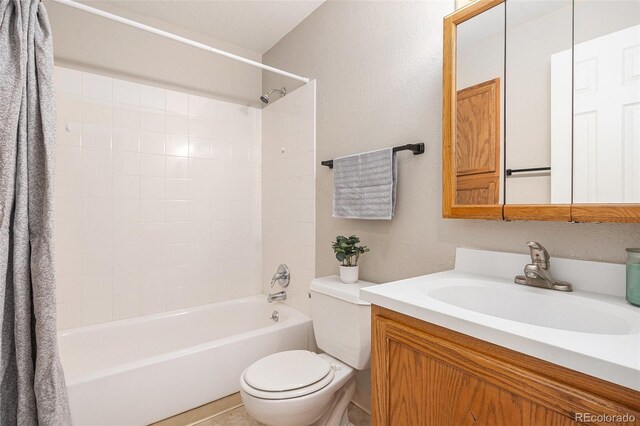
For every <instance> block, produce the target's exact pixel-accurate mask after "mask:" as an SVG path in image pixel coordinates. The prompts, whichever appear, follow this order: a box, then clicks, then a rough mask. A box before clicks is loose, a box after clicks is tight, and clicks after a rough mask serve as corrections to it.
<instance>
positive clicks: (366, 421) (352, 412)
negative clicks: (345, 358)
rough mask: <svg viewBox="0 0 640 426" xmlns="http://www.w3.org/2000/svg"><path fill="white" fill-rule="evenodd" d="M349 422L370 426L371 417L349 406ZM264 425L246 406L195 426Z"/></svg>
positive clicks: (360, 425)
mask: <svg viewBox="0 0 640 426" xmlns="http://www.w3.org/2000/svg"><path fill="white" fill-rule="evenodd" d="M349 421H350V422H351V423H352V424H353V425H354V426H370V425H371V417H370V416H369V414H367V413H366V412H364V411H362V410H361V409H360V408H358V407H356V406H355V405H353V404H349ZM261 424H262V423H258V422H257V421H255V420H254V419H253V418H252V417H251V416H250V415H249V413H247V410H245V408H244V406H241V407H238V408H234V409H233V410H231V411H228V412H226V413H224V414H220V415H219V416H216V417H213V418H211V419H208V420H205V421H203V422H200V423H197V424H196V425H194V426H260V425H261Z"/></svg>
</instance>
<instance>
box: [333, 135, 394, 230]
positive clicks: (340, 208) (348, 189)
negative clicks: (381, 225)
mask: <svg viewBox="0 0 640 426" xmlns="http://www.w3.org/2000/svg"><path fill="white" fill-rule="evenodd" d="M395 157H396V156H395V153H394V152H393V148H387V149H382V150H380V151H372V152H367V153H364V154H358V155H351V156H348V157H342V158H336V159H335V160H333V217H341V218H349V219H388V220H389V219H391V218H392V217H393V213H394V209H395V205H396V182H397V171H396V169H397V167H396V158H395Z"/></svg>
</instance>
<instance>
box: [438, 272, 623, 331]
mask: <svg viewBox="0 0 640 426" xmlns="http://www.w3.org/2000/svg"><path fill="white" fill-rule="evenodd" d="M474 282H475V283H476V285H461V284H460V280H451V282H450V283H447V284H449V285H444V286H439V287H438V288H435V289H431V290H427V295H428V296H429V297H432V298H434V299H436V300H439V301H441V302H444V303H447V304H449V305H453V306H456V307H459V308H463V309H467V310H469V311H474V312H478V313H481V314H485V315H490V316H493V317H498V318H502V319H506V320H511V321H516V322H519V323H523V324H530V325H535V326H539V327H546V328H552V329H557V330H567V331H576V332H582V333H591V334H609V335H623V334H630V333H631V331H632V327H631V325H630V324H629V322H628V321H626V320H625V319H624V318H621V317H619V316H617V315H614V314H611V313H609V312H607V304H606V303H604V302H602V303H598V302H594V301H589V302H585V303H580V302H579V300H580V298H578V297H575V296H573V298H575V299H576V300H578V301H572V300H567V299H568V298H571V297H572V296H571V295H567V294H558V292H555V291H553V290H539V289H531V288H527V287H522V288H520V287H517V285H516V284H513V285H514V286H516V287H514V288H509V287H508V286H507V285H501V286H499V288H497V287H496V286H495V285H493V283H490V282H487V283H485V284H483V283H482V281H474ZM442 284H445V282H442ZM540 291H548V292H551V293H553V294H541V293H540ZM566 296H569V297H566Z"/></svg>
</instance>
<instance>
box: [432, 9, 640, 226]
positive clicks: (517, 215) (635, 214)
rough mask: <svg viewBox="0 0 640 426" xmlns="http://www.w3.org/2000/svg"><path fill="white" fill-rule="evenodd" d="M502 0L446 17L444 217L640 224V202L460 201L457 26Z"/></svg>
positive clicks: (443, 161)
mask: <svg viewBox="0 0 640 426" xmlns="http://www.w3.org/2000/svg"><path fill="white" fill-rule="evenodd" d="M502 3H504V0H475V1H473V2H472V3H469V4H468V5H466V6H465V7H463V8H461V9H458V10H456V11H455V12H453V13H452V14H450V15H448V16H446V17H445V18H444V35H443V46H444V51H443V59H442V62H443V86H442V99H443V102H442V217H443V218H452V219H490V220H536V221H556V222H627V223H640V204H573V203H572V204H491V205H457V204H456V167H455V161H456V160H455V134H456V121H455V117H456V95H457V90H456V28H457V26H458V25H459V24H461V23H463V22H464V21H466V20H468V19H471V18H473V17H474V16H477V15H479V14H481V13H482V12H484V11H486V10H488V9H491V8H492V7H494V6H497V5H499V4H502ZM505 143H506V140H505ZM501 183H502V185H505V184H506V181H505V179H504V178H503V180H502V182H501ZM572 185H573V183H572ZM501 189H502V187H501Z"/></svg>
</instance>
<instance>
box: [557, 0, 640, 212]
mask: <svg viewBox="0 0 640 426" xmlns="http://www.w3.org/2000/svg"><path fill="white" fill-rule="evenodd" d="M574 7H575V11H574V14H575V24H574V25H575V30H574V31H575V45H574V58H573V61H574V62H573V68H574V97H573V120H574V124H573V125H574V135H573V202H574V203H577V204H580V203H607V204H619V203H640V2H639V1H638V0H625V1H592V0H589V1H585V0H576V1H575V6H574ZM568 67H569V65H567V68H568Z"/></svg>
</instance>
